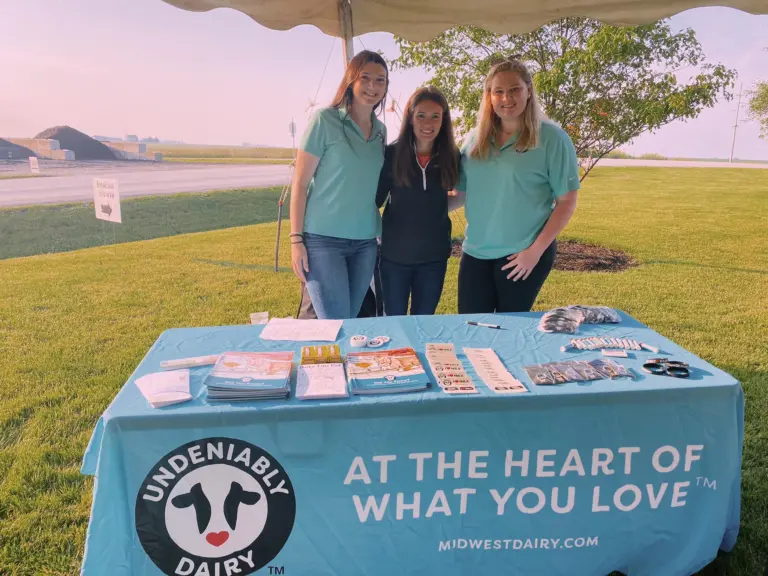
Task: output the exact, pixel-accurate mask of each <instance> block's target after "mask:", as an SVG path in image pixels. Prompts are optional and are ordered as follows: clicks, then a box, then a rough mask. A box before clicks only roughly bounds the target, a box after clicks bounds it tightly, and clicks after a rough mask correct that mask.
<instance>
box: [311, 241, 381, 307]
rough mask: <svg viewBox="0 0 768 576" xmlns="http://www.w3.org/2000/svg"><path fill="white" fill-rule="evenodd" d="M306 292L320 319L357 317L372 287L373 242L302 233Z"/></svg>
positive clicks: (375, 251)
mask: <svg viewBox="0 0 768 576" xmlns="http://www.w3.org/2000/svg"><path fill="white" fill-rule="evenodd" d="M304 246H306V248H307V264H308V265H309V272H308V273H307V292H308V293H309V297H310V298H311V299H312V306H313V307H314V309H315V314H316V315H317V317H318V318H320V319H329V320H344V319H346V318H356V317H357V314H358V312H360V307H361V306H362V304H363V299H364V298H365V294H366V292H367V291H368V286H370V285H371V279H372V278H373V269H374V267H375V265H376V256H377V244H376V239H375V238H371V239H370V240H348V239H346V238H334V237H331V236H321V235H319V234H309V233H307V232H305V233H304Z"/></svg>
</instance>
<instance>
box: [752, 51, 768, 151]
mask: <svg viewBox="0 0 768 576" xmlns="http://www.w3.org/2000/svg"><path fill="white" fill-rule="evenodd" d="M765 50H766V51H768V48H766V49H765ZM749 117H750V119H752V120H757V121H758V122H760V138H766V139H768V81H766V82H758V83H757V85H756V86H755V89H754V90H752V91H751V92H750V93H749Z"/></svg>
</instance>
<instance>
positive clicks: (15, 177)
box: [0, 172, 49, 180]
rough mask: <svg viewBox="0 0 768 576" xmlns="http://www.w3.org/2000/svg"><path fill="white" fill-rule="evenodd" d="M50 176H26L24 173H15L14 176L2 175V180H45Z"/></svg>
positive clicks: (0, 176) (0, 175) (0, 178)
mask: <svg viewBox="0 0 768 576" xmlns="http://www.w3.org/2000/svg"><path fill="white" fill-rule="evenodd" d="M46 176H49V174H24V173H23V172H18V173H16V172H14V173H13V174H0V180H18V179H20V178H45V177H46Z"/></svg>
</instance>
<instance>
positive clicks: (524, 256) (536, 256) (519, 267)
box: [501, 246, 542, 282]
mask: <svg viewBox="0 0 768 576" xmlns="http://www.w3.org/2000/svg"><path fill="white" fill-rule="evenodd" d="M541 255H542V252H541V251H540V250H538V249H536V248H534V247H533V246H529V247H528V248H526V249H525V250H522V251H521V252H518V253H517V254H512V255H511V256H507V260H509V262H507V263H506V264H504V266H502V267H501V269H502V270H509V274H507V280H509V279H510V278H511V279H512V281H513V282H517V281H518V280H525V279H526V278H528V276H530V275H531V272H532V271H533V269H534V268H535V267H536V264H538V263H539V260H540V259H541Z"/></svg>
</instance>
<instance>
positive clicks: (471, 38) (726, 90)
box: [392, 18, 736, 179]
mask: <svg viewBox="0 0 768 576" xmlns="http://www.w3.org/2000/svg"><path fill="white" fill-rule="evenodd" d="M395 40H396V42H397V44H398V46H399V48H400V55H399V57H398V58H397V59H395V60H394V62H393V63H392V65H393V68H395V69H398V68H399V69H411V68H423V69H425V70H426V71H427V72H429V73H431V74H432V78H431V80H430V81H429V83H431V84H433V85H435V86H437V87H438V88H439V89H440V90H442V91H443V93H444V94H445V95H446V97H447V98H448V101H449V103H450V105H451V108H452V109H453V110H455V111H456V112H458V113H459V114H460V116H459V117H458V118H457V120H456V128H457V131H458V132H459V135H460V136H461V135H464V134H466V132H467V131H468V130H469V129H471V128H472V127H473V126H474V125H475V120H476V116H477V112H478V109H479V106H480V101H481V95H482V88H483V82H484V80H485V77H486V75H487V73H488V71H489V69H490V67H491V66H492V65H493V64H494V63H495V62H496V61H498V60H499V59H500V58H505V57H510V56H515V57H517V58H519V59H521V60H523V61H524V62H526V63H527V64H528V65H529V66H531V68H532V71H533V73H534V83H535V85H536V90H537V92H538V94H539V97H540V100H541V103H542V106H543V107H544V111H545V113H546V114H547V116H548V117H549V118H550V119H552V120H554V121H556V122H557V123H558V124H560V125H561V126H562V127H563V128H564V129H565V130H566V131H567V132H568V134H569V135H570V136H571V139H572V140H573V143H574V145H575V147H576V151H577V153H578V155H579V158H581V159H582V160H581V162H582V167H583V169H584V173H583V176H582V179H583V178H584V177H585V176H586V175H587V174H588V173H589V171H590V170H591V169H592V168H593V167H594V165H595V164H596V163H597V162H598V161H599V160H600V159H601V158H603V157H604V156H605V155H606V154H608V153H609V152H611V151H612V150H614V149H616V148H618V147H619V146H622V145H624V144H626V143H628V142H631V141H632V140H633V139H635V138H637V137H638V136H640V135H641V134H643V133H644V132H647V131H654V130H657V129H658V128H660V127H662V126H664V125H665V124H669V123H670V122H673V121H675V120H680V119H690V118H695V117H696V116H697V115H698V114H699V113H700V112H701V111H702V110H703V109H704V108H708V107H712V106H714V104H715V103H716V102H717V101H718V98H719V97H722V98H725V99H726V100H730V99H731V98H732V94H731V92H730V89H731V88H732V86H733V81H734V79H735V77H736V72H735V71H734V70H730V69H728V68H726V67H725V66H723V65H721V64H718V65H714V64H711V63H708V62H706V61H705V56H704V53H703V51H702V48H701V45H700V44H699V42H698V41H697V40H696V35H695V33H694V31H693V30H691V29H687V30H683V31H681V32H673V31H672V29H671V28H670V26H669V24H668V23H667V21H660V22H657V23H655V24H649V25H645V26H635V27H615V26H609V25H606V24H603V23H601V22H598V21H595V20H591V19H587V18H565V19H562V20H559V21H556V22H552V23H550V24H547V25H545V26H542V27H541V28H539V29H538V30H535V31H533V32H530V33H528V34H518V35H500V34H494V33H491V32H487V31H485V30H482V29H480V28H476V27H472V26H462V27H458V28H453V29H451V30H448V31H447V32H445V33H443V34H441V35H440V36H438V37H436V38H434V39H432V40H431V41H429V42H425V43H413V42H409V41H407V40H404V39H402V38H396V39H395ZM688 76H690V77H689V78H687V79H686V80H684V81H683V80H681V79H682V78H683V77H688Z"/></svg>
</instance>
